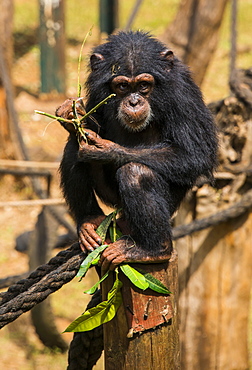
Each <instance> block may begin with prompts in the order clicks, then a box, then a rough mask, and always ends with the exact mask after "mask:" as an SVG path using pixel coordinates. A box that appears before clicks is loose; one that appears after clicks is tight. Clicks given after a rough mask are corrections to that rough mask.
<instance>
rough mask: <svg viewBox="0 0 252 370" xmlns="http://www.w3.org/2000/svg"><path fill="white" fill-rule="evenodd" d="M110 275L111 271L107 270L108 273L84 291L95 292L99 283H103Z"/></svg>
mask: <svg viewBox="0 0 252 370" xmlns="http://www.w3.org/2000/svg"><path fill="white" fill-rule="evenodd" d="M108 275H109V271H107V272H106V274H104V275H103V277H102V278H101V280H99V281H97V283H96V284H95V285H93V286H92V288H90V289H88V290H85V292H84V293H86V294H94V293H95V292H96V290H97V288H98V286H99V284H101V283H102V282H103V281H104V280H105V279H106V278H107V277H108Z"/></svg>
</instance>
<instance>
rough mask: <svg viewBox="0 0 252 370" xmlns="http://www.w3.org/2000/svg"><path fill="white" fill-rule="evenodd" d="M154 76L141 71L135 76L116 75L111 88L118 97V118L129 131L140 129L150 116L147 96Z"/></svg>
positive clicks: (145, 124)
mask: <svg viewBox="0 0 252 370" xmlns="http://www.w3.org/2000/svg"><path fill="white" fill-rule="evenodd" d="M153 88H154V77H153V76H152V75H150V74H148V73H142V74H140V75H138V76H136V77H126V76H116V77H115V78H114V79H113V80H112V83H111V89H112V91H113V92H114V93H115V94H116V96H117V97H118V98H120V104H119V107H118V119H119V121H120V123H121V124H122V125H123V126H124V127H125V128H126V129H128V130H129V131H142V130H143V129H144V128H145V127H146V126H147V125H148V123H149V122H150V120H151V118H152V112H151V107H150V104H149V97H150V95H151V93H152V90H153Z"/></svg>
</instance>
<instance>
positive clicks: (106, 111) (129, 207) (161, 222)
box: [56, 31, 217, 269]
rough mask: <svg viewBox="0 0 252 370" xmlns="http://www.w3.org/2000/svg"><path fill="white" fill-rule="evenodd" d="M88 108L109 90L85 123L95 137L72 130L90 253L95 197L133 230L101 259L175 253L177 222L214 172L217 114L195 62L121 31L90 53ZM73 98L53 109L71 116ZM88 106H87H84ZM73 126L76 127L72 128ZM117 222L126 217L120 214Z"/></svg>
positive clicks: (71, 178)
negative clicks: (194, 73)
mask: <svg viewBox="0 0 252 370" xmlns="http://www.w3.org/2000/svg"><path fill="white" fill-rule="evenodd" d="M90 68H91V71H90V74H89V76H88V79H87V83H86V88H87V103H86V111H89V110H90V109H91V108H93V107H94V106H95V105H96V104H98V103H99V102H101V101H102V100H103V99H104V98H106V97H107V96H108V95H110V94H111V93H114V94H116V96H115V97H114V98H111V99H110V100H109V101H108V103H107V104H106V105H103V106H101V107H100V108H99V109H97V112H96V113H95V114H94V118H95V119H96V121H97V122H98V124H97V125H95V124H94V123H93V122H91V121H90V122H88V123H87V125H86V133H87V138H88V143H86V142H85V141H84V140H83V141H82V142H81V143H80V145H79V143H78V140H77V138H76V133H75V132H74V130H73V129H71V127H66V125H65V124H64V123H63V122H62V124H63V125H64V126H65V128H67V129H68V130H69V132H70V135H69V139H68V142H67V144H66V147H65V151H64V156H63V159H62V162H61V166H60V171H61V185H62V189H63V193H64V196H65V198H66V201H67V203H68V204H69V207H70V210H71V211H72V213H73V215H74V217H75V219H76V221H77V228H78V235H79V240H80V245H81V248H82V249H83V250H84V251H92V250H93V249H94V248H96V247H97V246H98V245H99V244H100V243H101V239H100V237H99V236H98V235H97V234H96V232H95V230H96V229H97V227H98V225H99V224H100V223H101V221H102V220H103V219H104V214H103V211H102V210H101V208H100V206H99V205H98V202H97V197H98V198H100V199H101V200H102V201H103V202H104V203H105V204H107V205H110V206H113V207H116V208H122V215H121V220H124V221H122V222H121V224H122V225H124V226H125V225H127V228H128V230H127V232H126V235H125V236H123V237H122V238H121V239H119V240H118V241H116V242H115V243H111V244H110V246H109V247H108V248H107V249H106V250H105V251H104V252H103V254H102V257H101V265H102V267H103V268H104V269H108V268H110V269H113V268H114V267H115V266H116V265H118V264H119V263H121V262H138V261H141V262H158V261H160V262H161V261H164V260H167V259H169V256H170V254H171V250H172V244H171V227H170V219H171V216H172V215H173V213H174V212H175V211H176V210H177V208H178V206H179V204H180V202H181V201H182V199H183V198H184V196H185V194H186V192H187V191H188V190H189V189H190V188H192V186H193V185H194V184H195V181H196V179H198V178H199V177H200V176H204V177H211V175H212V171H213V169H214V167H215V165H216V151H217V139H216V130H215V126H214V123H213V119H212V116H211V114H210V112H209V111H208V109H207V108H206V106H205V104H204V102H203V100H202V95H201V92H200V90H199V88H198V87H197V86H196V84H195V83H194V82H193V80H192V78H191V75H190V72H189V71H188V68H187V67H186V66H185V65H183V64H182V63H181V62H180V61H179V60H178V59H177V58H176V57H175V56H174V54H173V52H172V51H171V50H169V49H167V47H166V46H165V45H163V44H162V43H161V42H159V41H158V40H157V39H155V38H154V37H152V36H151V35H149V34H148V33H144V32H140V31H138V32H133V31H130V32H119V33H118V34H115V35H112V36H110V37H109V39H108V41H107V42H106V43H104V44H102V45H99V46H97V47H96V48H95V49H94V51H93V54H92V55H91V58H90ZM71 104H72V103H71V99H70V100H68V101H66V102H65V103H63V105H62V106H61V107H59V108H58V110H57V112H56V114H57V115H58V116H61V117H64V118H71V117H72V116H71ZM79 112H80V113H81V109H80V110H79ZM70 126H71V125H70ZM118 223H119V225H120V220H119V221H118Z"/></svg>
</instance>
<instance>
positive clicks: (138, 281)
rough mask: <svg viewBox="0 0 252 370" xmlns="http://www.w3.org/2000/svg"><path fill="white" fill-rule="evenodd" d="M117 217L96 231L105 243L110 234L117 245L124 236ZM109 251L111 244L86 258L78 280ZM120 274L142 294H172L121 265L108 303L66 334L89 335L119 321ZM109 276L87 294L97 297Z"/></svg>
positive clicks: (113, 215)
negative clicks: (117, 316) (98, 327)
mask: <svg viewBox="0 0 252 370" xmlns="http://www.w3.org/2000/svg"><path fill="white" fill-rule="evenodd" d="M117 213H118V211H114V212H112V213H110V214H109V215H108V216H107V217H106V218H105V219H104V220H103V222H102V223H101V224H100V226H99V227H98V228H97V230H96V232H97V234H98V235H99V236H100V237H101V239H102V241H103V243H104V242H105V239H106V234H107V232H108V231H109V234H110V238H111V241H112V242H115V241H116V240H118V239H119V238H120V237H121V236H122V234H121V232H120V231H119V230H118V229H117V228H116V215H117ZM111 223H112V226H111ZM107 247H108V245H107V244H103V245H101V246H100V247H98V248H96V249H95V250H94V251H93V252H91V253H90V254H89V255H88V256H87V257H86V258H85V260H84V261H83V263H82V264H81V266H80V269H79V271H78V273H77V276H78V277H80V280H81V279H82V278H83V277H84V276H85V275H86V273H87V271H88V269H89V268H90V267H91V266H93V265H96V264H98V262H99V259H100V256H101V253H102V252H103V251H104V249H106V248H107ZM119 270H121V271H122V272H123V273H124V274H125V275H126V276H127V277H128V278H129V279H130V281H131V282H132V283H133V284H134V285H135V286H136V287H138V288H139V289H141V290H146V289H147V288H150V289H152V290H154V291H155V292H158V293H160V294H166V295H167V294H171V292H170V291H169V290H168V289H167V288H166V286H164V285H163V284H162V283H161V282H160V281H159V280H157V279H156V278H154V277H153V276H152V275H151V274H149V273H144V272H143V273H142V272H140V271H138V270H136V269H135V268H133V267H132V266H130V265H128V264H121V265H119V266H118V267H117V268H116V269H115V273H116V278H115V282H114V285H113V287H112V288H111V290H110V291H109V292H108V297H107V300H106V301H103V302H101V303H99V304H98V305H97V306H96V307H93V308H91V309H89V310H87V311H85V312H84V313H83V314H82V315H81V316H79V317H78V318H77V319H75V320H74V321H73V322H72V323H71V324H70V325H69V326H68V327H67V328H66V329H65V332H79V331H89V330H92V329H94V328H96V327H97V326H100V325H102V324H104V323H106V322H108V321H110V320H112V319H113V318H114V317H115V314H116V312H117V310H118V308H119V307H120V305H121V303H122V295H121V287H122V282H121V281H120V280H119V277H118V276H119ZM109 273H110V271H107V272H106V273H105V274H104V275H103V277H102V278H101V279H100V280H99V281H98V282H97V283H96V284H95V285H93V286H92V287H91V288H90V289H88V290H86V291H85V292H84V293H86V294H94V293H95V292H96V290H97V289H98V287H99V285H100V284H101V283H102V282H103V281H104V280H105V279H106V278H107V277H108V276H109Z"/></svg>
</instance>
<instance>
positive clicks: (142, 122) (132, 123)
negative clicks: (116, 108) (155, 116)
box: [118, 113, 152, 132]
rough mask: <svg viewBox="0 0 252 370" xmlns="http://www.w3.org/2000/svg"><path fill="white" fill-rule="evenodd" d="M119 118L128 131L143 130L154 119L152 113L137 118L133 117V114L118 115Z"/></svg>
mask: <svg viewBox="0 0 252 370" xmlns="http://www.w3.org/2000/svg"><path fill="white" fill-rule="evenodd" d="M118 119H119V121H120V122H121V124H122V125H123V127H124V128H125V129H127V130H128V131H131V132H132V131H133V132H139V131H143V130H144V129H145V128H146V127H147V126H148V125H149V123H150V121H151V119H152V113H151V114H149V115H148V116H147V117H146V116H144V117H136V118H135V119H133V118H132V116H130V117H129V116H126V115H118Z"/></svg>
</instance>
